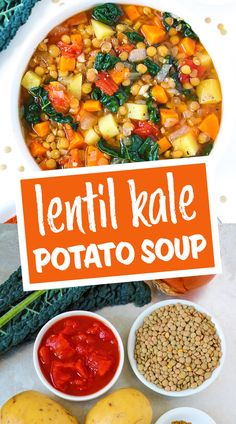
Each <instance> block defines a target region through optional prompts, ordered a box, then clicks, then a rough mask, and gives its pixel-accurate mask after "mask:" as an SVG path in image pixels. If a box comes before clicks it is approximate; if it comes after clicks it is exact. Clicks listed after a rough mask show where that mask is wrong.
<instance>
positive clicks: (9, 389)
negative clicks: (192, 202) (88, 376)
mask: <svg viewBox="0 0 236 424" xmlns="http://www.w3.org/2000/svg"><path fill="white" fill-rule="evenodd" d="M220 234H221V251H222V259H223V274H222V275H220V276H218V277H216V278H215V279H214V281H213V282H212V283H211V284H209V285H207V286H205V287H204V288H201V289H198V290H195V291H193V292H192V293H188V294H187V295H186V296H184V297H185V298H186V299H191V300H193V301H195V302H198V303H199V304H201V305H202V306H204V307H205V308H207V309H208V310H209V312H211V313H212V314H214V315H215V317H216V318H217V319H218V320H219V322H220V323H221V325H222V328H223V330H224V333H225V336H226V342H227V357H226V363H225V365H224V367H223V371H222V373H221V375H220V377H219V378H218V380H217V381H216V382H215V383H213V385H212V386H211V387H209V388H208V389H207V390H206V391H205V392H203V393H200V394H198V395H195V396H192V397H191V398H183V399H168V398H166V397H162V396H158V395H156V394H154V393H152V392H151V391H149V390H148V389H146V388H145V387H144V386H143V385H142V384H141V383H139V381H138V380H137V379H136V377H135V376H134V374H133V373H132V371H131V369H130V366H129V363H128V360H127V357H126V361H125V366H124V369H123V372H122V375H121V378H120V379H119V381H118V383H117V384H116V386H115V387H114V389H115V388H118V387H124V386H133V387H136V388H138V389H140V390H142V391H143V392H144V393H145V394H146V395H147V396H148V398H149V399H150V401H151V403H152V406H153V411H154V420H153V422H155V420H156V419H157V418H158V417H160V416H161V415H162V414H163V413H164V412H166V411H168V410H169V409H172V408H175V407H180V406H191V407H195V408H199V409H202V410H204V411H205V412H207V413H208V414H209V415H211V416H212V418H213V419H214V420H215V421H216V423H217V424H224V423H227V424H235V423H236V407H235V401H236V395H235V394H236V390H235V377H236V325H235V323H236V261H235V250H236V225H235V226H233V225H224V226H222V227H221V229H220ZM17 243H18V242H17V231H16V228H15V226H9V225H1V226H0V283H1V282H3V281H4V279H6V278H7V277H8V275H9V274H10V273H11V272H12V271H14V270H15V269H16V267H17V266H18V265H19V262H20V260H19V254H18V244H17ZM162 299H164V296H163V295H160V294H158V295H157V293H155V294H154V298H153V301H157V300H162ZM140 312H141V310H140V309H139V308H135V307H134V306H132V305H127V306H122V307H113V308H105V309H103V310H101V311H100V313H101V315H103V316H105V317H106V318H108V319H110V321H111V322H112V323H113V324H114V325H115V326H116V327H117V329H118V330H119V332H120V334H121V336H122V338H123V341H124V344H125V345H126V343H127V336H128V331H129V328H130V327H131V324H132V323H133V321H134V319H135V318H136V317H137V315H138V314H139V313H140ZM28 389H36V390H41V391H43V392H46V390H45V389H44V387H43V386H42V384H41V383H40V381H39V380H38V378H37V376H36V374H35V372H34V368H33V363H32V344H27V345H23V346H21V347H20V348H17V349H16V350H15V351H12V352H11V353H8V354H6V355H5V356H4V357H2V358H1V359H0V405H1V404H2V403H4V402H5V401H6V400H7V399H8V398H9V397H11V396H12V395H14V394H15V393H17V392H19V391H23V390H28ZM61 403H62V404H63V405H65V406H66V407H67V408H68V409H70V410H71V411H72V412H73V413H74V414H75V415H76V416H77V417H78V419H80V424H83V418H84V416H85V414H86V411H87V410H88V409H89V407H91V405H92V404H93V403H94V402H90V403H71V402H65V401H63V400H61ZM194 424H201V423H194Z"/></svg>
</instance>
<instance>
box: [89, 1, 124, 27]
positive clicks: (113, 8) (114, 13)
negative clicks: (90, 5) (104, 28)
mask: <svg viewBox="0 0 236 424" xmlns="http://www.w3.org/2000/svg"><path fill="white" fill-rule="evenodd" d="M122 14H123V13H122V11H121V9H120V7H119V6H117V5H116V4H113V3H105V4H101V5H100V6H97V7H95V8H94V9H93V13H92V17H93V18H94V19H96V20H97V21H100V22H103V23H104V24H107V25H115V24H116V23H117V22H118V21H119V19H120V17H121V16H122Z"/></svg>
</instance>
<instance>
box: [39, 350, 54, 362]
mask: <svg viewBox="0 0 236 424" xmlns="http://www.w3.org/2000/svg"><path fill="white" fill-rule="evenodd" d="M39 358H40V360H41V361H42V363H43V364H45V365H49V364H50V362H51V353H50V349H49V348H48V347H46V346H42V347H41V348H40V349H39Z"/></svg>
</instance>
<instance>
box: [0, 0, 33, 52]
mask: <svg viewBox="0 0 236 424" xmlns="http://www.w3.org/2000/svg"><path fill="white" fill-rule="evenodd" d="M37 1H38V0H0V51H2V50H4V49H6V47H7V46H8V44H9V43H10V41H11V40H12V38H13V37H14V36H15V34H16V32H17V31H18V29H19V28H20V27H21V26H22V25H23V24H24V23H25V22H26V21H27V19H28V17H29V15H30V13H31V11H32V8H33V6H34V5H35V3H37Z"/></svg>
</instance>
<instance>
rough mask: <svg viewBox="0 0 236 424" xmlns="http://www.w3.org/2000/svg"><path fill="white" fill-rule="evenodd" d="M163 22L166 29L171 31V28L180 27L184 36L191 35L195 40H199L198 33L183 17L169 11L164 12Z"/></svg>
mask: <svg viewBox="0 0 236 424" xmlns="http://www.w3.org/2000/svg"><path fill="white" fill-rule="evenodd" d="M168 19H170V21H171V23H169V22H168ZM162 22H163V25H164V27H165V29H166V31H169V30H170V29H171V28H177V27H178V29H179V31H180V33H181V34H182V35H183V36H184V37H189V38H192V39H193V40H199V37H198V35H197V34H196V33H195V32H194V31H193V29H192V27H191V26H190V25H189V24H187V22H185V21H184V20H183V19H180V18H176V17H175V16H173V15H172V14H171V13H169V12H164V13H163V14H162Z"/></svg>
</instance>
